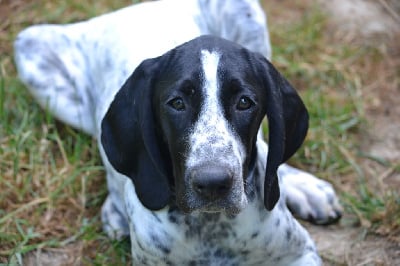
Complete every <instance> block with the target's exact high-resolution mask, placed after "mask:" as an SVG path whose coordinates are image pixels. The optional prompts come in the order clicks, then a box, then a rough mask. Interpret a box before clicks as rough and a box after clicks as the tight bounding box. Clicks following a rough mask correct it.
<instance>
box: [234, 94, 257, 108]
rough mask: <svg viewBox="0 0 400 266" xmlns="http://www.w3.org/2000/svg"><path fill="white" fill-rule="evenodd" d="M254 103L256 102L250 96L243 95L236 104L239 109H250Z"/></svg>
mask: <svg viewBox="0 0 400 266" xmlns="http://www.w3.org/2000/svg"><path fill="white" fill-rule="evenodd" d="M253 104H254V103H253V101H252V100H250V98H249V97H246V96H242V97H240V99H239V102H238V103H237V105H236V108H237V109H238V110H247V109H249V108H250V107H251V106H253Z"/></svg>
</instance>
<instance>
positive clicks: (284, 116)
mask: <svg viewBox="0 0 400 266" xmlns="http://www.w3.org/2000/svg"><path fill="white" fill-rule="evenodd" d="M257 61H258V63H259V64H258V66H257V74H258V76H259V77H262V82H263V87H264V89H265V91H266V98H267V99H266V103H265V105H266V115H267V118H268V128H269V137H268V145H269V148H268V157H267V167H266V170H265V183H264V205H265V208H266V209H267V210H272V209H273V208H274V206H275V204H276V203H277V201H278V200H279V196H280V192H279V182H278V176H277V170H278V167H279V165H281V164H282V163H284V162H285V161H286V160H288V159H289V158H290V157H291V156H292V155H293V154H294V153H295V152H296V151H297V150H298V149H299V147H300V146H301V144H302V143H303V141H304V139H305V137H306V134H307V130H308V112H307V109H306V107H305V106H304V103H303V101H302V100H301V99H300V97H299V95H298V94H297V92H296V90H295V89H294V88H293V87H292V86H291V85H290V84H289V82H288V81H287V80H286V79H285V78H283V77H282V76H281V74H280V73H279V72H278V71H277V70H276V69H275V67H274V66H273V65H272V64H271V63H270V62H268V61H267V60H266V59H265V58H264V57H263V56H261V55H260V56H259V58H258V60H257Z"/></svg>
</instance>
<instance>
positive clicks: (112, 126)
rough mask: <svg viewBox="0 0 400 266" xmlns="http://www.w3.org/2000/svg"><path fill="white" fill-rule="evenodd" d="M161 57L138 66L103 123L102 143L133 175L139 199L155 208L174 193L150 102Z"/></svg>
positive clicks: (116, 164)
mask: <svg viewBox="0 0 400 266" xmlns="http://www.w3.org/2000/svg"><path fill="white" fill-rule="evenodd" d="M158 60H160V59H159V58H154V59H147V60H145V61H143V62H142V63H141V64H140V65H139V66H138V67H137V68H136V69H135V71H134V72H133V74H132V75H131V76H130V77H129V78H128V80H127V81H126V82H125V84H124V85H123V86H122V88H121V89H120V90H119V92H118V93H117V94H116V96H115V98H114V100H113V102H112V103H111V105H110V107H109V109H108V111H107V113H106V115H105V117H104V118H103V121H102V123H101V144H102V146H103V148H104V151H105V153H106V155H107V158H108V160H109V161H110V163H111V165H112V166H113V167H114V168H115V169H116V170H117V171H118V172H120V173H122V174H124V175H126V176H128V177H130V178H131V179H132V181H133V183H134V185H135V189H136V193H137V195H138V198H139V200H140V201H141V202H142V204H143V205H144V206H145V207H147V208H148V209H152V210H157V209H161V208H163V207H165V205H167V204H168V203H169V200H170V196H171V192H170V187H169V182H168V174H167V172H166V162H165V161H164V159H163V157H162V156H161V151H160V149H159V146H158V144H159V142H158V140H157V139H156V132H155V130H156V129H155V123H154V115H153V108H152V104H151V98H152V91H153V86H152V83H153V80H152V77H153V76H154V72H155V70H156V68H157V65H158Z"/></svg>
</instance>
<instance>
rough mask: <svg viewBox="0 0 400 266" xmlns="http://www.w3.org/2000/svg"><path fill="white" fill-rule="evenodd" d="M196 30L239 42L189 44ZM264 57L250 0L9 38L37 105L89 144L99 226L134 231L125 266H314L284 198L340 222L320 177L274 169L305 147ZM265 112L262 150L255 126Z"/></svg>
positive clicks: (171, 8)
mask: <svg viewBox="0 0 400 266" xmlns="http://www.w3.org/2000/svg"><path fill="white" fill-rule="evenodd" d="M206 34H209V35H214V36H219V37H223V38H225V39H228V40H231V41H234V42H236V43H238V44H240V45H242V46H244V47H245V48H246V49H245V48H242V47H240V46H236V45H234V44H233V43H230V42H226V41H224V40H222V39H219V38H213V37H202V38H199V39H195V38H196V37H198V36H201V35H206ZM192 39H195V40H193V41H191V42H189V43H185V42H187V41H189V40H192ZM183 43H185V44H183ZM181 44H183V45H182V46H179V45H181ZM176 46H179V47H178V48H175V47H176ZM171 49H172V50H171ZM247 49H249V50H247ZM169 50H171V51H169ZM270 51H271V49H270V44H269V37H268V31H267V28H266V23H265V15H264V13H263V12H262V9H261V8H260V5H259V3H258V1H256V0H224V1H212V0H208V1H207V0H164V1H156V2H147V3H143V4H138V5H134V6H131V7H128V8H125V9H121V10H118V11H115V12H113V13H109V14H106V15H102V16H99V17H96V18H93V19H90V20H88V21H84V22H79V23H75V24H68V25H37V26H32V27H29V28H28V29H26V30H24V31H23V32H21V33H20V34H19V35H18V37H17V39H16V41H15V60H16V66H17V69H18V73H19V76H20V78H21V80H22V81H23V82H24V83H25V84H26V85H27V87H28V88H29V90H30V91H31V93H32V94H33V96H34V97H35V99H36V100H37V101H38V102H39V103H40V104H41V105H42V106H43V107H44V108H47V109H48V110H49V111H50V112H52V113H53V114H54V115H55V116H56V117H57V118H58V119H60V120H61V121H63V122H65V123H67V124H70V125H72V126H74V127H76V128H78V129H81V130H83V131H85V132H87V133H89V134H91V135H92V136H94V137H96V138H98V140H99V148H100V153H101V156H102V159H103V162H104V165H105V169H106V174H107V184H108V189H109V196H108V198H107V200H106V201H105V203H104V205H103V208H102V220H103V224H104V229H105V231H106V232H107V233H108V234H109V235H110V236H111V237H116V238H119V237H121V236H123V235H130V237H131V242H132V255H133V259H134V262H137V263H139V265H143V264H147V265H290V264H293V265H318V264H320V260H319V258H318V256H317V253H316V250H315V246H314V244H313V242H312V240H311V239H310V237H309V236H308V234H307V232H306V231H305V230H304V229H303V228H302V227H301V226H300V225H299V224H298V223H297V222H296V221H295V219H294V218H293V217H292V214H291V213H290V212H289V211H288V208H287V205H288V206H289V208H290V209H291V211H292V212H293V213H294V214H295V215H296V216H298V217H300V218H303V219H306V220H310V221H312V222H315V223H320V224H325V223H329V222H332V221H335V220H337V219H338V218H339V217H340V206H339V204H338V200H337V198H336V196H335V193H334V191H333V189H332V186H331V185H330V184H328V183H327V182H325V181H323V180H320V179H318V178H316V177H314V176H313V175H311V174H309V173H306V172H304V171H301V170H298V169H295V168H292V167H290V166H288V165H286V164H282V165H281V166H279V165H280V164H281V163H283V162H284V161H285V160H286V159H287V158H289V157H290V156H291V155H292V154H293V153H294V152H295V150H297V148H298V146H299V145H300V144H301V143H302V141H303V138H304V135H305V130H306V127H307V126H306V125H307V121H306V120H307V119H306V117H307V115H306V111H305V109H304V110H303V105H302V103H301V100H300V98H298V96H297V94H296V93H295V91H294V90H293V88H291V86H290V85H289V83H287V82H286V81H285V80H284V79H283V78H282V77H281V76H280V75H279V73H278V72H277V71H276V70H275V68H274V67H273V66H272V65H271V64H270V63H269V62H268V61H267V60H265V57H266V58H269V57H270ZM253 52H258V53H260V54H262V55H263V56H261V55H260V54H256V53H253ZM161 55H162V56H161ZM148 58H154V59H149V60H146V59H148ZM133 70H135V71H134V72H133V74H132V71H133ZM272 106H274V107H272ZM296 108H300V109H296ZM264 115H267V117H268V120H269V127H270V133H269V134H270V137H269V142H270V147H269V149H270V152H269V153H268V146H267V144H266V143H265V142H264V141H263V140H262V138H261V137H260V134H257V130H258V127H259V125H260V123H261V120H262V117H263V116H264ZM292 129H293V130H292ZM271 132H272V133H271ZM271 134H272V135H271ZM279 136H281V137H279ZM282 136H284V137H282ZM267 157H268V158H267ZM278 167H279V168H278ZM276 173H278V175H276Z"/></svg>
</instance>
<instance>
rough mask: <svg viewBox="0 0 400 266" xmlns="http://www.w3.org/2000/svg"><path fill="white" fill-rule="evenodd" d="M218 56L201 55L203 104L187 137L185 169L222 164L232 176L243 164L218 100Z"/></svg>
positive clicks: (204, 53)
mask: <svg viewBox="0 0 400 266" xmlns="http://www.w3.org/2000/svg"><path fill="white" fill-rule="evenodd" d="M219 60H220V54H219V53H218V52H215V51H213V52H210V51H207V50H202V51H201V63H202V68H203V77H202V79H203V80H202V81H203V84H202V87H203V95H204V97H203V103H202V105H201V110H200V115H199V119H198V121H197V122H196V123H195V125H194V128H193V130H192V132H191V135H190V141H189V143H190V150H189V154H188V161H187V166H188V167H189V168H190V167H193V166H196V165H201V164H203V163H210V162H213V163H216V164H220V163H223V164H224V165H226V166H229V168H231V171H233V172H240V171H241V165H242V163H243V161H244V159H245V158H244V156H245V155H244V149H243V147H242V144H241V143H240V140H239V139H238V138H237V137H236V136H235V134H234V133H233V132H232V130H231V129H230V127H229V124H228V121H227V120H226V118H225V117H224V114H223V108H222V104H221V102H220V98H219V92H220V82H219V78H218V64H219Z"/></svg>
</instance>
